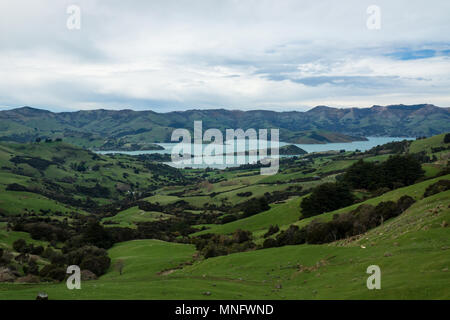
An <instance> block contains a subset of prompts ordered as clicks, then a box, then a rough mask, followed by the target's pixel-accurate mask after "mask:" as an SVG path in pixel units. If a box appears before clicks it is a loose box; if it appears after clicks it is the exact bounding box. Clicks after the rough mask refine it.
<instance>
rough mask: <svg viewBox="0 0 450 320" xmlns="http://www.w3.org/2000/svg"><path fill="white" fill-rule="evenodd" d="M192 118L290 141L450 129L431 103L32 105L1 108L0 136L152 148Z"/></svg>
mask: <svg viewBox="0 0 450 320" xmlns="http://www.w3.org/2000/svg"><path fill="white" fill-rule="evenodd" d="M196 120H202V121H203V130H206V129H208V128H218V129H219V130H222V131H223V130H225V129H227V128H233V129H237V128H242V129H244V130H246V129H249V128H255V129H261V128H267V129H269V128H279V129H280V139H281V140H282V141H285V142H290V143H329V142H348V141H354V140H361V139H364V137H366V136H410V137H411V136H412V137H415V136H431V135H435V134H439V133H443V132H447V131H449V130H450V127H449V123H450V111H449V110H448V109H446V108H439V107H436V106H433V105H426V104H423V105H412V106H404V105H393V106H387V107H381V106H373V107H371V108H346V109H337V108H331V107H325V106H319V107H316V108H313V109H311V110H309V111H307V112H297V111H290V112H274V111H261V110H255V111H237V110H223V109H218V110H189V111H183V112H178V111H177V112H169V113H156V112H153V111H133V110H120V111H113V110H103V109H101V110H89V111H77V112H61V113H53V112H50V111H45V110H40V109H34V108H30V107H24V108H18V109H13V110H6V111H0V139H1V140H3V141H17V142H30V141H34V140H35V139H36V138H37V137H44V138H47V137H50V138H58V137H59V138H63V139H64V141H67V142H69V143H72V144H75V145H78V146H82V147H85V148H102V149H104V148H105V146H111V147H113V146H114V147H117V148H120V147H121V146H124V145H127V144H138V145H144V146H140V147H139V148H154V146H151V145H147V146H146V144H149V143H154V142H170V137H171V134H172V132H173V130H174V129H176V128H186V129H189V130H192V128H193V123H194V121H196Z"/></svg>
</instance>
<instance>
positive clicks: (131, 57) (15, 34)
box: [0, 0, 450, 111]
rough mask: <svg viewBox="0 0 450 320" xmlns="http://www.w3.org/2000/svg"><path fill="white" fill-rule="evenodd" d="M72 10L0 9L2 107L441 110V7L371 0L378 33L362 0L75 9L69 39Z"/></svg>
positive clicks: (445, 54) (45, 6)
mask: <svg viewBox="0 0 450 320" xmlns="http://www.w3.org/2000/svg"><path fill="white" fill-rule="evenodd" d="M72 3H73V2H72V1H56V0H55V1H33V2H28V1H26V2H25V1H23V0H18V1H15V2H11V3H8V4H7V5H5V3H4V2H3V3H2V4H0V105H1V106H20V105H31V106H40V107H47V108H52V109H86V108H99V107H103V108H125V107H126V108H130V107H131V108H139V109H142V108H151V109H155V110H157V111H165V110H173V109H178V110H180V109H186V108H215V107H226V108H234V109H254V108H278V109H294V108H297V109H304V108H306V107H308V106H313V105H317V104H329V105H334V106H344V107H346V106H348V107H350V106H370V105H372V104H392V103H434V104H437V105H442V106H449V105H450V94H449V92H448V88H449V84H450V83H449V82H450V76H449V74H448V70H450V59H449V52H450V51H449V49H450V41H449V34H450V23H449V21H448V12H449V11H450V3H449V2H448V1H445V0H442V1H428V2H427V3H424V2H423V1H396V2H395V4H394V3H393V2H392V1H378V5H379V6H380V7H381V12H382V23H381V30H379V31H370V30H368V29H367V28H366V19H367V14H366V8H367V6H368V5H370V4H372V3H371V2H369V1H358V0H352V1H339V2H337V1H332V0H329V1H321V2H320V3H319V2H318V1H294V0H292V1H283V0H272V1H264V0H262V1H261V0H259V1H251V0H242V1H241V0H240V1H209V0H208V1H206V0H205V1H133V2H132V3H129V2H125V1H115V0H113V1H95V0H89V1H88V0H79V1H76V3H75V4H77V5H79V6H80V7H81V13H82V16H81V17H82V20H81V30H79V31H69V30H67V28H66V19H67V17H68V15H67V14H66V7H67V6H68V5H70V4H72ZM421 50H428V51H426V52H425V53H424V52H422V51H421ZM429 51H430V52H429ZM414 52H418V53H419V54H426V55H427V56H426V57H424V58H423V59H417V58H411V57H410V55H411V53H414Z"/></svg>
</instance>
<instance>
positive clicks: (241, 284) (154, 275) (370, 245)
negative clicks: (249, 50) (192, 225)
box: [0, 192, 450, 299]
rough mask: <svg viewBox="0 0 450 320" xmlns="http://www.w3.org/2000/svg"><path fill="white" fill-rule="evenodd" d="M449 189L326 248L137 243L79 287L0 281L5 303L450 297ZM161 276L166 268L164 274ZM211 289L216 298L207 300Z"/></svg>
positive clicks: (118, 250) (117, 250) (119, 248)
mask: <svg viewBox="0 0 450 320" xmlns="http://www.w3.org/2000/svg"><path fill="white" fill-rule="evenodd" d="M449 205H450V192H445V193H440V194H437V195H434V196H431V197H428V198H425V199H423V200H420V201H418V202H417V203H415V204H414V205H413V206H412V207H411V208H409V209H408V210H407V211H406V212H405V213H403V214H402V215H400V216H399V217H396V218H394V219H392V220H389V221H387V222H386V223H385V224H384V225H382V226H379V227H378V228H375V229H373V230H371V231H370V232H368V233H367V234H364V235H363V236H361V237H359V239H356V240H355V241H348V240H347V241H345V240H343V241H339V242H336V243H332V244H329V245H298V246H285V247H281V248H271V249H264V250H257V251H251V252H243V253H237V254H231V255H228V256H221V257H216V258H211V259H207V260H202V261H198V262H195V263H194V264H193V265H190V266H185V267H184V268H182V269H180V270H172V269H171V268H176V267H177V266H179V265H180V263H182V262H187V261H191V260H192V255H193V254H194V251H195V249H194V248H193V247H192V246H191V245H184V244H174V243H165V242H162V241H155V240H137V241H130V242H124V243H120V244H117V245H115V246H114V247H113V248H112V249H110V250H109V253H110V256H111V257H112V259H113V265H114V262H115V261H117V259H123V260H124V262H125V268H124V271H123V275H119V273H118V272H117V271H115V270H114V268H113V267H111V270H110V271H109V272H108V273H107V274H106V275H104V276H102V277H101V278H100V280H97V281H89V282H83V283H82V289H81V290H68V289H67V288H66V287H65V285H64V284H39V285H36V284H35V285H31V284H1V285H0V299H6V298H8V299H33V298H34V297H35V295H36V293H37V292H39V291H45V292H47V293H48V294H49V297H50V299H51V298H57V299H187V298H189V299H448V298H450V290H449V289H448V283H449V282H450V273H449V272H448V267H449V264H450V255H449V254H448V253H447V251H448V250H450V237H448V234H449V233H448V232H449V231H448V227H447V228H446V227H443V226H442V222H443V221H449V219H450V210H449ZM370 265H378V266H379V267H380V268H381V274H382V278H381V290H368V289H367V287H366V279H367V277H368V275H367V274H366V269H367V267H368V266H370ZM162 271H166V272H164V273H162V274H161V272H162ZM205 292H210V293H211V295H208V296H206V295H203V293H205Z"/></svg>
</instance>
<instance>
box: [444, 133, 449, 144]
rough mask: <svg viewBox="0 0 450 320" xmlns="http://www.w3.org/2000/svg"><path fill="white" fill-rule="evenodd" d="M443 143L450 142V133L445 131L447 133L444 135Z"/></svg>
mask: <svg viewBox="0 0 450 320" xmlns="http://www.w3.org/2000/svg"><path fill="white" fill-rule="evenodd" d="M444 143H450V133H447V134H446V135H445V136H444Z"/></svg>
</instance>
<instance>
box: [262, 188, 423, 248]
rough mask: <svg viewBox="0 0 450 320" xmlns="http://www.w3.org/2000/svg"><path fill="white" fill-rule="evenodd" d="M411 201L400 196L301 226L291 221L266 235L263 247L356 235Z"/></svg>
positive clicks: (331, 239) (316, 241)
mask: <svg viewBox="0 0 450 320" xmlns="http://www.w3.org/2000/svg"><path fill="white" fill-rule="evenodd" d="M414 202H415V201H414V199H413V198H411V197H409V196H403V197H401V198H400V199H399V200H398V201H397V202H393V201H387V202H380V203H379V204H378V205H377V206H372V205H367V204H363V205H360V206H359V207H358V208H357V209H355V210H354V211H351V212H348V213H343V214H339V215H338V214H336V215H334V217H333V220H331V221H328V222H322V221H319V220H314V221H313V222H311V223H310V224H309V225H307V226H305V227H303V228H299V227H298V226H296V225H291V226H290V227H289V228H288V229H287V230H285V231H282V232H280V233H279V234H278V235H277V237H276V238H275V239H273V238H268V239H266V240H265V241H264V243H263V247H264V248H271V247H280V246H285V245H296V244H303V243H310V244H322V243H328V242H333V241H336V240H339V239H344V238H348V237H351V236H355V235H358V234H361V233H364V232H366V231H368V230H370V229H372V228H375V227H376V226H378V225H380V224H382V223H383V222H384V221H386V220H388V219H390V218H393V217H396V216H398V215H400V214H401V213H402V212H403V211H405V210H406V209H407V208H409V207H410V206H411V205H412V204H413V203H414Z"/></svg>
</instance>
